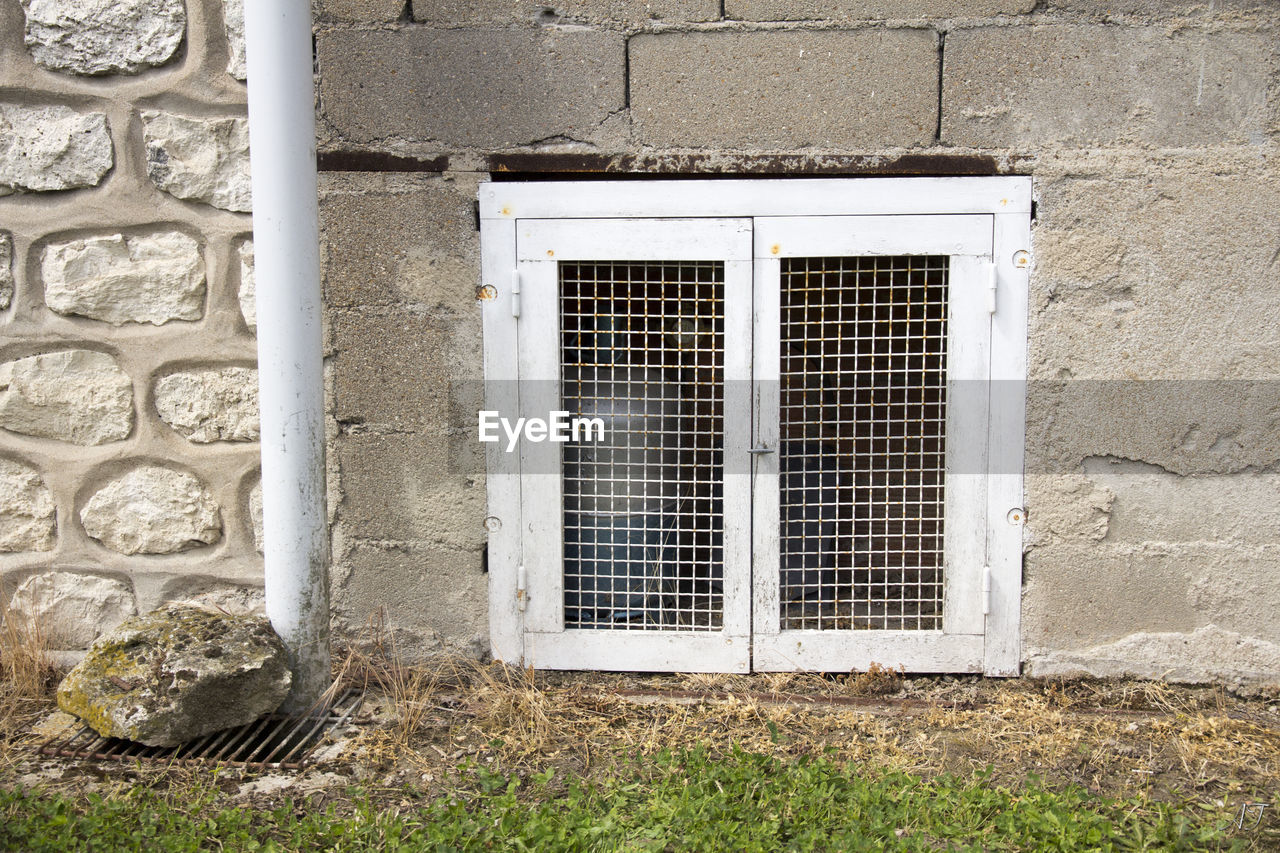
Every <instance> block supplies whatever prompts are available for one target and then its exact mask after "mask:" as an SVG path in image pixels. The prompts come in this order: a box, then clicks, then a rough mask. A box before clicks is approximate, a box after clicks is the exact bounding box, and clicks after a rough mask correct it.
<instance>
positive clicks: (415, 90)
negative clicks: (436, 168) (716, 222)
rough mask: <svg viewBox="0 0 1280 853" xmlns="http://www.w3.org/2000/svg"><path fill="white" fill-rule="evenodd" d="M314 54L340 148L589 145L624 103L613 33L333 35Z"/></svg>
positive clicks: (326, 115) (619, 50) (621, 64)
mask: <svg viewBox="0 0 1280 853" xmlns="http://www.w3.org/2000/svg"><path fill="white" fill-rule="evenodd" d="M318 49H319V61H320V102H321V104H322V105H323V116H322V117H323V119H324V120H325V121H327V122H328V123H329V125H330V126H331V127H332V128H333V130H334V132H335V133H336V134H337V137H338V138H339V139H340V140H341V141H343V142H347V143H356V144H370V143H380V142H384V141H387V140H390V139H396V140H400V141H404V142H410V143H416V144H429V145H436V146H462V147H474V148H483V149H502V148H510V147H514V146H518V145H526V144H529V143H532V142H537V141H539V140H545V139H553V138H555V139H559V138H567V139H574V140H579V141H591V139H592V138H593V136H594V135H595V134H596V131H597V129H598V128H599V126H600V125H601V124H602V123H603V122H604V121H605V119H606V118H608V117H609V115H610V114H611V113H613V112H616V111H618V110H621V109H623V107H624V105H625V100H626V92H625V91H624V77H625V72H626V61H625V58H624V44H623V36H622V34H621V33H614V32H603V31H596V30H588V29H563V30H561V29H539V30H523V29H447V30H433V29H428V28H425V27H414V28H411V29H400V30H332V31H321V33H320V34H319V48H318Z"/></svg>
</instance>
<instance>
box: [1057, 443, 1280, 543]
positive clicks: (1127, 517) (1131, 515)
mask: <svg viewBox="0 0 1280 853" xmlns="http://www.w3.org/2000/svg"><path fill="white" fill-rule="evenodd" d="M1084 470H1085V472H1086V474H1087V479H1088V481H1089V482H1092V483H1094V484H1096V488H1098V489H1100V490H1103V491H1105V492H1106V493H1107V494H1109V495H1110V496H1111V497H1112V506H1111V512H1110V523H1109V526H1108V536H1107V538H1108V539H1109V540H1110V541H1112V542H1115V543H1117V544H1122V543H1132V544H1141V543H1144V542H1214V543H1219V544H1224V545H1226V544H1231V545H1237V546H1262V545H1268V544H1271V543H1273V542H1275V540H1276V536H1275V531H1277V530H1280V504H1277V502H1276V500H1275V496H1276V495H1277V494H1280V474H1274V473H1264V472H1258V471H1241V472H1239V473H1236V474H1199V475H1194V476H1185V477H1184V476H1180V475H1178V474H1174V473H1171V472H1169V471H1167V470H1165V469H1163V468H1160V467H1158V466H1155V465H1147V464H1144V463H1141V462H1131V461H1129V460H1125V459H1114V458H1111V459H1108V458H1098V457H1093V458H1089V459H1086V460H1085V461H1084ZM1046 499H1048V496H1047V495H1046Z"/></svg>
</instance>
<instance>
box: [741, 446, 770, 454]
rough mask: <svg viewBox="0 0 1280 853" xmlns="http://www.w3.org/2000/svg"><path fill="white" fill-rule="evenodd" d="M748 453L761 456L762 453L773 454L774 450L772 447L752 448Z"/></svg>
mask: <svg viewBox="0 0 1280 853" xmlns="http://www.w3.org/2000/svg"><path fill="white" fill-rule="evenodd" d="M747 452H748V453H754V454H760V453H772V452H773V448H772V447H753V448H751V449H750V450H748V451H747Z"/></svg>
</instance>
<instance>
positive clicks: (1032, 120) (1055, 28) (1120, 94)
mask: <svg viewBox="0 0 1280 853" xmlns="http://www.w3.org/2000/svg"><path fill="white" fill-rule="evenodd" d="M1273 42H1274V36H1273V35H1270V34H1265V33H1241V32H1231V31H1222V32H1205V31H1203V30H1195V29H1190V28H1187V29H1178V30H1172V31H1171V30H1169V29H1168V28H1165V27H1117V26H1106V25H1102V24H1098V25H1083V26H1081V25H1074V24H1073V25H1056V24H1055V25H1047V26H1031V27H983V28H980V29H964V30H957V31H955V32H952V33H949V34H948V35H947V41H946V62H945V64H944V71H943V93H942V102H943V111H942V139H943V141H944V142H946V143H947V144H950V145H966V146H972V147H976V148H994V147H1005V146H1017V145H1023V146H1034V147H1035V148H1037V149H1044V148H1045V147H1052V146H1061V145H1071V146H1090V145H1099V144H1101V145H1109V144H1117V143H1134V142H1137V143H1140V144H1148V145H1161V146H1168V147H1181V146H1193V145H1215V144H1227V143H1232V144H1244V143H1254V144H1261V143H1262V142H1264V141H1265V140H1267V139H1269V138H1270V133H1269V129H1268V128H1269V120H1270V113H1269V111H1268V106H1267V92H1268V87H1269V84H1270V80H1271V73H1272V72H1271V65H1270V60H1269V59H1268V56H1269V54H1270V52H1271V47H1272V44H1273ZM1153 81H1159V83H1158V85H1156V84H1154V83H1153Z"/></svg>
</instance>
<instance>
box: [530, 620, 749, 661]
mask: <svg viewBox="0 0 1280 853" xmlns="http://www.w3.org/2000/svg"><path fill="white" fill-rule="evenodd" d="M525 647H526V648H527V649H528V650H529V660H530V663H531V665H532V666H534V667H537V668H538V669H599V670H605V671H612V672H634V671H649V672H748V671H750V663H751V656H750V643H749V641H748V639H747V638H746V637H734V636H730V635H727V634H723V633H719V632H716V633H706V632H698V633H695V632H692V631H681V632H677V631H589V630H578V629H575V630H568V631H561V632H557V633H553V634H538V633H530V634H527V635H526V639H525Z"/></svg>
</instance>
